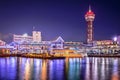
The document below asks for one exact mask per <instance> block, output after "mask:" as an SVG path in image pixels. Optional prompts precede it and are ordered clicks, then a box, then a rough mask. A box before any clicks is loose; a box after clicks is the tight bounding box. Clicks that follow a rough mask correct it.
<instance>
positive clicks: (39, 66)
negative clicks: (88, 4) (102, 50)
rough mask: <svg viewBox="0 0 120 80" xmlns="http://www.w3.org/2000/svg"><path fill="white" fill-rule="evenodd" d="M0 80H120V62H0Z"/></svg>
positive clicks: (90, 59) (91, 59)
mask: <svg viewBox="0 0 120 80" xmlns="http://www.w3.org/2000/svg"><path fill="white" fill-rule="evenodd" d="M0 80H120V58H102V57H86V58H66V59H36V58H22V57H6V58H0Z"/></svg>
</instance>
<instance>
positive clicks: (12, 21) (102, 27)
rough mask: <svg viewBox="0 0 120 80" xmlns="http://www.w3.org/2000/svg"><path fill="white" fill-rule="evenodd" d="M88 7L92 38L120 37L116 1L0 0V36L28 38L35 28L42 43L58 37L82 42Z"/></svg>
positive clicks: (118, 8) (117, 0) (119, 10)
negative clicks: (90, 9)
mask: <svg viewBox="0 0 120 80" xmlns="http://www.w3.org/2000/svg"><path fill="white" fill-rule="evenodd" d="M89 4H90V5H91V7H92V11H93V12H94V13H95V14H96V16H95V21H94V39H95V40H104V39H111V38H112V37H113V36H116V35H119V34H120V6H119V5H120V3H119V0H0V33H1V34H4V35H5V36H6V35H8V34H10V35H11V33H12V34H23V33H28V34H29V35H31V32H32V28H33V26H35V28H36V30H39V31H41V32H42V37H43V40H53V39H55V38H56V37H58V36H61V37H63V39H64V40H65V41H85V40H86V29H87V25H86V21H85V19H84V15H85V13H86V12H87V11H88V6H89Z"/></svg>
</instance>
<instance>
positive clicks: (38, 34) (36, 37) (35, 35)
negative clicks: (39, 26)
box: [32, 31, 42, 42]
mask: <svg viewBox="0 0 120 80" xmlns="http://www.w3.org/2000/svg"><path fill="white" fill-rule="evenodd" d="M32 33H33V35H32V37H33V42H41V41H42V38H41V32H40V31H33V32H32Z"/></svg>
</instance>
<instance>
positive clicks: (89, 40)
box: [85, 6, 95, 44]
mask: <svg viewBox="0 0 120 80" xmlns="http://www.w3.org/2000/svg"><path fill="white" fill-rule="evenodd" d="M94 18H95V14H94V12H92V10H91V7H90V6H89V11H88V12H87V13H86V14H85V20H86V21H87V43H88V44H89V43H93V21H94Z"/></svg>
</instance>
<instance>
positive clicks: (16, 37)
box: [13, 33, 33, 43]
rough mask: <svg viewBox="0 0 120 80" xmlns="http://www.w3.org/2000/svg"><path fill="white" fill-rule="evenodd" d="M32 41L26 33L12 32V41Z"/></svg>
mask: <svg viewBox="0 0 120 80" xmlns="http://www.w3.org/2000/svg"><path fill="white" fill-rule="evenodd" d="M32 41H33V38H32V36H29V35H28V34H27V33H25V34H23V35H16V34H13V42H17V43H23V42H32Z"/></svg>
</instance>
